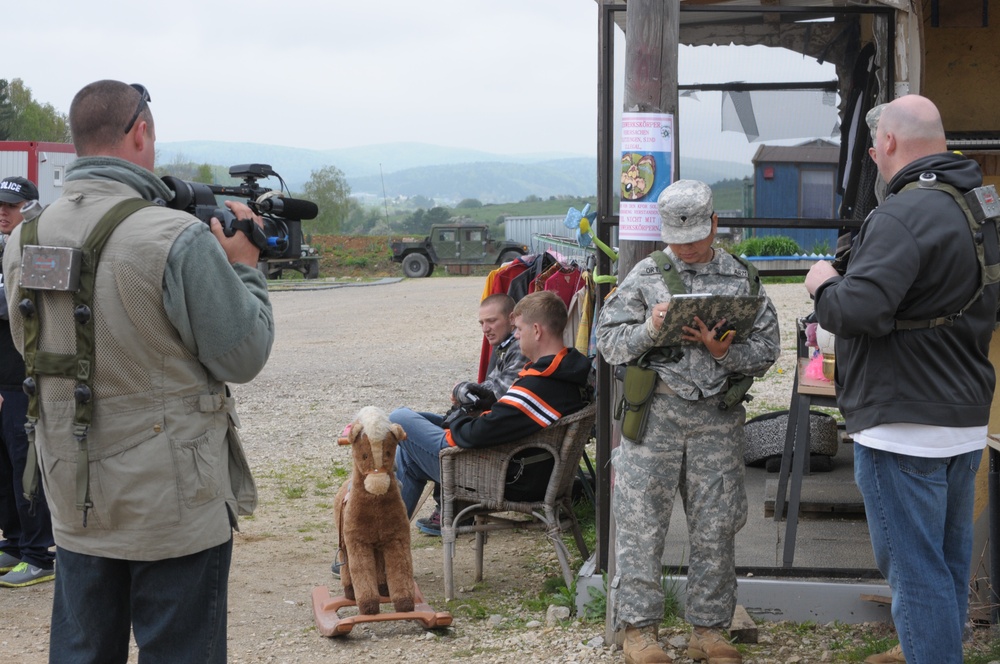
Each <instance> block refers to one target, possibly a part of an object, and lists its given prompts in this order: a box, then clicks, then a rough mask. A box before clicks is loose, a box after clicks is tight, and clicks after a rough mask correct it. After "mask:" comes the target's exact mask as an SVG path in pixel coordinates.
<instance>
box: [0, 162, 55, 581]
mask: <svg viewBox="0 0 1000 664" xmlns="http://www.w3.org/2000/svg"><path fill="white" fill-rule="evenodd" d="M31 201H38V188H37V187H35V185H34V183H33V182H31V181H30V180H26V179H25V178H22V177H9V178H4V179H3V180H0V236H2V237H0V258H2V257H3V248H4V246H6V243H7V238H8V236H9V235H10V233H11V231H13V230H14V229H15V228H17V227H18V225H20V224H21V222H22V221H24V216H23V215H22V214H21V208H23V207H24V206H25V205H26V204H27V203H29V202H31ZM24 378H25V372H24V360H23V359H21V354H20V353H18V352H17V348H15V347H14V340H13V339H12V338H11V335H10V316H9V315H8V312H7V298H6V288H5V286H4V280H3V266H2V265H0V531H2V532H3V539H0V574H2V575H3V576H0V587H6V588H20V587H22V586H30V585H34V584H36V583H42V582H45V581H51V580H52V579H54V578H55V570H54V567H53V561H54V560H55V553H54V552H53V551H52V550H51V549H52V547H54V546H55V541H54V540H53V538H52V515H51V514H49V507H48V505H46V504H45V496H44V493H41V492H39V499H38V500H37V501H36V503H35V506H34V508H33V509H32V506H31V503H30V502H29V501H28V499H27V498H25V497H24V487H23V485H22V481H21V480H22V476H23V475H24V466H25V463H26V461H27V458H28V435H27V434H26V433H25V431H24V422H25V419H26V416H27V412H28V395H26V394H25V393H24V390H23V386H22V383H23V382H24Z"/></svg>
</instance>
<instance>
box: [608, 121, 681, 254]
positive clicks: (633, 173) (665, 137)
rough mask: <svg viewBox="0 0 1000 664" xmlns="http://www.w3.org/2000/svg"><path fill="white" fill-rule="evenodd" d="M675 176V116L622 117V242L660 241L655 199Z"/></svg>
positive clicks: (658, 216)
mask: <svg viewBox="0 0 1000 664" xmlns="http://www.w3.org/2000/svg"><path fill="white" fill-rule="evenodd" d="M673 173H674V116H673V115H671V114H669V113H623V114H622V174H621V178H622V181H621V207H620V209H619V216H618V238H619V239H620V240H654V241H659V240H660V213H659V212H658V211H657V209H656V199H657V198H658V197H659V196H660V192H662V191H663V190H664V189H666V188H667V186H668V185H670V183H671V182H673Z"/></svg>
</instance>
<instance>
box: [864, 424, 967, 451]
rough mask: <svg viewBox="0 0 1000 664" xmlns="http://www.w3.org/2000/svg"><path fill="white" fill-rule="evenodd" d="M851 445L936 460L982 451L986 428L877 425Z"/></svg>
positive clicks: (865, 431) (866, 430) (865, 430)
mask: <svg viewBox="0 0 1000 664" xmlns="http://www.w3.org/2000/svg"><path fill="white" fill-rule="evenodd" d="M854 442H855V443H858V444H860V445H864V446H865V447H870V448H872V449H876V450H882V451H884V452H892V453H894V454H907V455H910V456H918V457H932V458H935V459H938V458H942V457H952V456H958V455H959V454H965V453H966V452H975V451H977V450H981V449H983V448H984V447H985V446H986V425H983V426H977V427H939V426H934V425H932V424H912V423H910V422H896V423H893V424H879V425H878V426H874V427H871V428H869V429H862V430H861V431H859V432H858V433H856V434H854Z"/></svg>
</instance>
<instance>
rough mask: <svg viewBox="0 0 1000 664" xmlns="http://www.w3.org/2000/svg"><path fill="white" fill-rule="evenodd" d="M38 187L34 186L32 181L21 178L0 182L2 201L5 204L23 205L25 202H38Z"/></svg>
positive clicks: (0, 198) (10, 178) (0, 199)
mask: <svg viewBox="0 0 1000 664" xmlns="http://www.w3.org/2000/svg"><path fill="white" fill-rule="evenodd" d="M37 200H38V187H36V186H35V185H34V184H32V182H31V180H26V179H25V178H22V177H19V176H16V175H15V176H12V177H9V178H4V179H3V180H0V201H3V202H4V203H21V202H23V201H37Z"/></svg>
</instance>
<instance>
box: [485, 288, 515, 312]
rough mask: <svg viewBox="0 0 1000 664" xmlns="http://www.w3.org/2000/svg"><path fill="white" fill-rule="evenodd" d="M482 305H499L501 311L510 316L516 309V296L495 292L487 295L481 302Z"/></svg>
mask: <svg viewBox="0 0 1000 664" xmlns="http://www.w3.org/2000/svg"><path fill="white" fill-rule="evenodd" d="M479 306H480V307H485V306H491V307H492V306H499V307H500V312H501V313H502V314H503V315H504V316H507V317H508V318H510V315H511V313H513V311H514V298H512V297H511V296H510V295H507V293H493V295H488V296H486V297H485V298H484V299H483V301H482V302H480V303H479Z"/></svg>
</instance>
